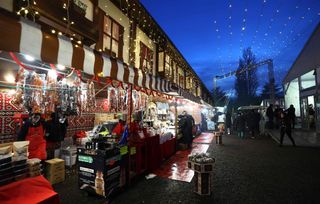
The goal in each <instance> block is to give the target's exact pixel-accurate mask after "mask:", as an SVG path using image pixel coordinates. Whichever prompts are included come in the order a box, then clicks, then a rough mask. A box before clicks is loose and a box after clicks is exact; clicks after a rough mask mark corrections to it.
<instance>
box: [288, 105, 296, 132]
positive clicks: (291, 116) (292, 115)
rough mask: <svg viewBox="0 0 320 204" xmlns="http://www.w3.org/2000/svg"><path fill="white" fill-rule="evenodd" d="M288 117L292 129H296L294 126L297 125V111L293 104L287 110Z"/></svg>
mask: <svg viewBox="0 0 320 204" xmlns="http://www.w3.org/2000/svg"><path fill="white" fill-rule="evenodd" d="M287 112H288V116H289V119H290V122H291V127H292V129H294V125H295V123H296V109H295V108H294V106H293V105H292V104H291V105H290V107H289V108H288V109H287Z"/></svg>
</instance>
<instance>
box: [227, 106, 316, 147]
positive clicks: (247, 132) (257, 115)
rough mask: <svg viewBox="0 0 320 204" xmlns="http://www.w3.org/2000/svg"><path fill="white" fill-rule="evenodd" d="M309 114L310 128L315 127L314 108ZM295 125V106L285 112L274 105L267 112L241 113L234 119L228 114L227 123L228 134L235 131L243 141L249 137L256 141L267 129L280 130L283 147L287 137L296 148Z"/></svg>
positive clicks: (251, 111)
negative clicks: (284, 139) (293, 136)
mask: <svg viewBox="0 0 320 204" xmlns="http://www.w3.org/2000/svg"><path fill="white" fill-rule="evenodd" d="M308 114H309V118H310V120H311V123H310V126H313V125H314V122H313V123H312V121H314V114H315V111H314V109H313V107H311V106H310V107H309V109H308ZM295 124H296V114H295V108H294V106H293V105H290V107H289V108H288V109H286V110H285V109H282V108H280V106H276V107H275V108H274V106H273V104H270V105H269V107H268V108H267V109H266V111H264V110H256V109H253V110H249V111H248V110H247V111H239V112H237V113H236V115H235V116H234V117H232V115H231V114H230V112H228V113H227V114H226V121H225V125H226V129H227V132H228V134H230V130H234V131H235V132H236V133H237V135H238V137H239V138H241V139H245V138H248V137H250V138H252V139H254V138H256V137H257V136H259V135H265V134H266V132H267V131H266V129H279V130H280V145H281V146H282V143H283V138H284V136H285V135H287V136H288V137H289V139H290V140H291V142H292V145H293V146H295V141H294V139H293V138H292V129H294V128H295Z"/></svg>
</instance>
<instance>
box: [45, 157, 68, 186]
mask: <svg viewBox="0 0 320 204" xmlns="http://www.w3.org/2000/svg"><path fill="white" fill-rule="evenodd" d="M45 177H46V178H47V179H48V181H49V182H50V183H51V184H56V183H61V182H63V181H64V180H65V166H64V160H62V159H58V158H55V159H50V160H47V161H46V162H45Z"/></svg>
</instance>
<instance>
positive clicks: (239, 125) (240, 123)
mask: <svg viewBox="0 0 320 204" xmlns="http://www.w3.org/2000/svg"><path fill="white" fill-rule="evenodd" d="M235 129H236V130H237V135H238V137H240V138H241V139H244V133H245V129H246V121H245V117H244V115H243V114H242V113H238V116H237V117H236V120H235Z"/></svg>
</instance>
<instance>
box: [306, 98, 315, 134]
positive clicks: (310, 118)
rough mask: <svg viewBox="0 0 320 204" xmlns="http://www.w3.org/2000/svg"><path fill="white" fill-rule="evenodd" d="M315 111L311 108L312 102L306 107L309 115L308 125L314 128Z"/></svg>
mask: <svg viewBox="0 0 320 204" xmlns="http://www.w3.org/2000/svg"><path fill="white" fill-rule="evenodd" d="M315 113H316V112H315V111H314V109H313V105H312V104H310V105H309V107H308V115H309V127H310V128H312V129H313V128H315V127H316V125H315V120H314V119H315V117H314V116H315Z"/></svg>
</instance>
